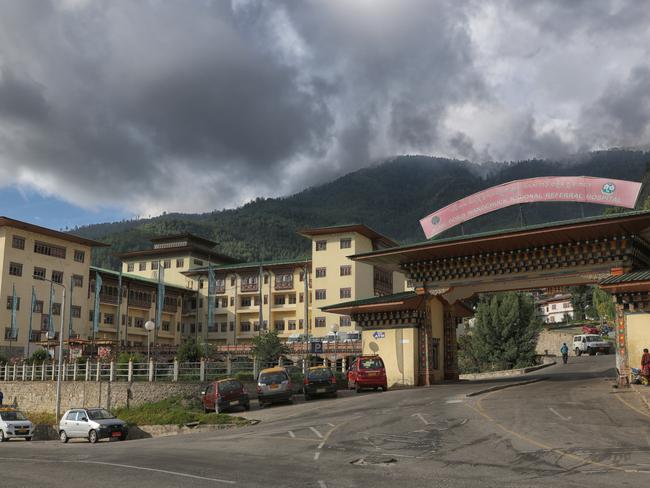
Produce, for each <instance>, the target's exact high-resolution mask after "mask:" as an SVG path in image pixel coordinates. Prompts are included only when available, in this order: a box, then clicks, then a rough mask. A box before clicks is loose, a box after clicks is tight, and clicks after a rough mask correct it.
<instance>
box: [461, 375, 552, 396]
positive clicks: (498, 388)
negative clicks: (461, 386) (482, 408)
mask: <svg viewBox="0 0 650 488" xmlns="http://www.w3.org/2000/svg"><path fill="white" fill-rule="evenodd" d="M547 379H548V378H547V377H543V378H535V379H532V380H526V381H517V382H516V383H508V384H507V385H496V386H491V387H490V388H484V389H483V390H479V391H473V392H472V393H467V394H466V395H465V396H466V397H473V396H478V395H482V394H483V393H490V392H492V391H499V390H505V389H506V388H513V387H515V386H523V385H530V384H531V383H538V382H540V381H545V380H547Z"/></svg>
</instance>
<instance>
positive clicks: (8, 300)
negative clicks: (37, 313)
mask: <svg viewBox="0 0 650 488" xmlns="http://www.w3.org/2000/svg"><path fill="white" fill-rule="evenodd" d="M12 299H13V297H12V296H11V295H9V296H8V297H7V310H11V306H12V305H11V304H12ZM16 310H20V297H16Z"/></svg>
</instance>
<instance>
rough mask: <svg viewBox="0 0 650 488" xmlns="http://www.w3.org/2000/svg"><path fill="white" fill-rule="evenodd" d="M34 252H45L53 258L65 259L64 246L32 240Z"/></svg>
mask: <svg viewBox="0 0 650 488" xmlns="http://www.w3.org/2000/svg"><path fill="white" fill-rule="evenodd" d="M34 252H35V253H38V254H45V255H46V256H52V257H54V258H61V259H65V247H61V246H55V245H54V244H48V243H46V242H41V241H36V242H34Z"/></svg>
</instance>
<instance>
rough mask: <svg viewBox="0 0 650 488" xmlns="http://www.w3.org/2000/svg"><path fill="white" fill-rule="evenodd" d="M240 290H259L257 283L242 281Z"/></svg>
mask: <svg viewBox="0 0 650 488" xmlns="http://www.w3.org/2000/svg"><path fill="white" fill-rule="evenodd" d="M241 291H242V293H247V292H253V291H259V287H258V285H257V283H242V284H241Z"/></svg>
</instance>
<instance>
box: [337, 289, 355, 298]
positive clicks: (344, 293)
mask: <svg viewBox="0 0 650 488" xmlns="http://www.w3.org/2000/svg"><path fill="white" fill-rule="evenodd" d="M339 297H340V298H351V297H352V288H341V289H340V290H339Z"/></svg>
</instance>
